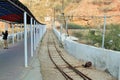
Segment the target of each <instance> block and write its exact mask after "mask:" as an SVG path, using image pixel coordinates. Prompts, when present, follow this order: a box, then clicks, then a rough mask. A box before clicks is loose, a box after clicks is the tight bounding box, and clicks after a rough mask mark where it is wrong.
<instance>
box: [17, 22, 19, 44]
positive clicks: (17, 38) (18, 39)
mask: <svg viewBox="0 0 120 80" xmlns="http://www.w3.org/2000/svg"><path fill="white" fill-rule="evenodd" d="M16 27H18V24H17V26H16ZM18 41H19V32H17V42H18Z"/></svg>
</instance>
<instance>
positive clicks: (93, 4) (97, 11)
mask: <svg viewBox="0 0 120 80" xmlns="http://www.w3.org/2000/svg"><path fill="white" fill-rule="evenodd" d="M65 13H66V15H68V16H73V22H75V23H77V24H81V25H90V26H96V25H95V24H97V25H98V24H100V25H102V24H103V23H104V15H107V16H110V17H108V18H107V23H108V24H111V23H114V24H116V23H117V24H119V23H120V22H119V21H120V15H119V13H120V0H81V1H80V2H79V3H71V4H70V5H69V6H67V8H66V9H65Z"/></svg>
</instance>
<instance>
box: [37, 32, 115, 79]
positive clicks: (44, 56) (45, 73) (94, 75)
mask: <svg viewBox="0 0 120 80" xmlns="http://www.w3.org/2000/svg"><path fill="white" fill-rule="evenodd" d="M48 34H49V33H48V31H47V33H46V34H45V37H44V38H43V40H42V43H41V47H40V49H39V54H38V55H39V59H40V65H41V73H42V77H43V80H66V79H65V78H64V77H63V76H62V74H61V73H60V72H59V71H58V70H57V69H56V67H55V66H54V64H53V63H52V62H51V60H50V58H49V56H48V50H47V40H48ZM57 46H59V45H57ZM60 49H61V50H62V52H63V54H62V55H63V56H64V58H65V59H66V60H67V61H68V62H69V63H70V64H72V65H74V67H76V68H77V69H78V70H80V71H81V72H83V73H84V74H86V75H87V76H88V77H90V78H91V79H92V80H116V79H115V78H113V77H112V76H111V75H109V74H108V73H106V72H103V71H100V70H96V69H95V68H94V67H90V68H87V69H86V68H83V67H82V64H84V63H85V62H84V61H80V60H77V59H76V58H75V57H73V56H72V55H70V54H68V53H67V52H66V51H65V50H64V49H63V48H60ZM56 54H57V53H56ZM58 62H59V60H58ZM61 66H64V65H61ZM71 75H72V74H71Z"/></svg>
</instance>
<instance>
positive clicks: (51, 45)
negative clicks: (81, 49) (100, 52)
mask: <svg viewBox="0 0 120 80" xmlns="http://www.w3.org/2000/svg"><path fill="white" fill-rule="evenodd" d="M47 44H48V45H47V48H48V53H49V57H50V59H51V61H52V62H53V64H54V65H55V67H56V68H57V69H58V70H59V71H60V73H61V74H62V75H63V76H64V77H65V79H66V80H92V79H91V78H89V77H88V76H86V75H85V74H83V73H82V72H80V71H79V70H77V69H76V68H74V67H73V66H72V65H71V64H70V63H68V62H67V61H66V60H65V59H64V57H63V56H62V55H61V53H62V51H61V50H60V49H59V48H58V47H57V46H56V45H57V43H56V42H55V39H54V38H53V33H50V34H49V37H48V42H47ZM56 53H57V54H56ZM60 65H65V66H66V67H64V68H63V67H62V66H60Z"/></svg>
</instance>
